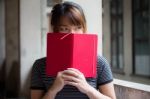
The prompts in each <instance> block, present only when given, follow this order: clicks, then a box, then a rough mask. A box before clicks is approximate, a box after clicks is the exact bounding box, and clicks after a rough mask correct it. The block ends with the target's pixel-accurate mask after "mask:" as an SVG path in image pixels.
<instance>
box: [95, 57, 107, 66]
mask: <svg viewBox="0 0 150 99" xmlns="http://www.w3.org/2000/svg"><path fill="white" fill-rule="evenodd" d="M97 62H98V63H99V64H101V65H104V64H107V65H108V64H109V63H108V61H107V59H106V58H105V57H104V56H101V55H98V56H97Z"/></svg>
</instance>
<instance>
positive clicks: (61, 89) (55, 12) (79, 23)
mask: <svg viewBox="0 0 150 99" xmlns="http://www.w3.org/2000/svg"><path fill="white" fill-rule="evenodd" d="M50 19H51V26H52V30H53V32H59V33H81V34H82V33H86V30H87V29H86V20H85V16H84V13H83V10H82V8H81V7H80V6H79V5H78V4H76V3H73V2H64V3H60V4H56V5H55V6H54V7H53V9H52V11H51V15H50ZM45 66H46V58H41V59H38V60H36V61H35V63H34V65H33V70H32V77H31V78H32V79H31V99H116V96H115V92H114V86H113V82H112V81H113V77H112V72H111V70H110V66H109V64H108V63H107V61H106V60H105V59H104V58H103V57H102V56H98V57H97V77H96V78H85V77H84V75H83V74H82V73H81V72H80V71H78V70H77V69H74V68H68V69H67V70H64V71H60V72H59V73H58V74H57V76H56V77H48V76H47V75H46V74H45Z"/></svg>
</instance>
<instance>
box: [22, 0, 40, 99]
mask: <svg viewBox="0 0 150 99" xmlns="http://www.w3.org/2000/svg"><path fill="white" fill-rule="evenodd" d="M40 56H41V0H20V65H21V66H20V82H21V88H20V90H21V91H20V92H21V93H20V95H21V97H27V96H29V93H30V77H31V75H30V74H31V68H32V65H33V63H34V61H35V60H36V59H38V58H39V57H40Z"/></svg>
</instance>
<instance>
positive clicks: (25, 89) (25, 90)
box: [20, 66, 32, 99]
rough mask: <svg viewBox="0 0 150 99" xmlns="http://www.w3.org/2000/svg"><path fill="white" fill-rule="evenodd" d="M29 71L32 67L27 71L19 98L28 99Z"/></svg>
mask: <svg viewBox="0 0 150 99" xmlns="http://www.w3.org/2000/svg"><path fill="white" fill-rule="evenodd" d="M31 67H32V66H31ZM31 71H32V69H30V71H29V72H28V75H27V76H26V80H25V82H24V83H23V85H22V89H21V93H20V98H23V99H24V98H25V99H30V84H31Z"/></svg>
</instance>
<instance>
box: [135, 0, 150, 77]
mask: <svg viewBox="0 0 150 99" xmlns="http://www.w3.org/2000/svg"><path fill="white" fill-rule="evenodd" d="M133 59H134V74H136V75H142V76H148V77H150V0H133Z"/></svg>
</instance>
